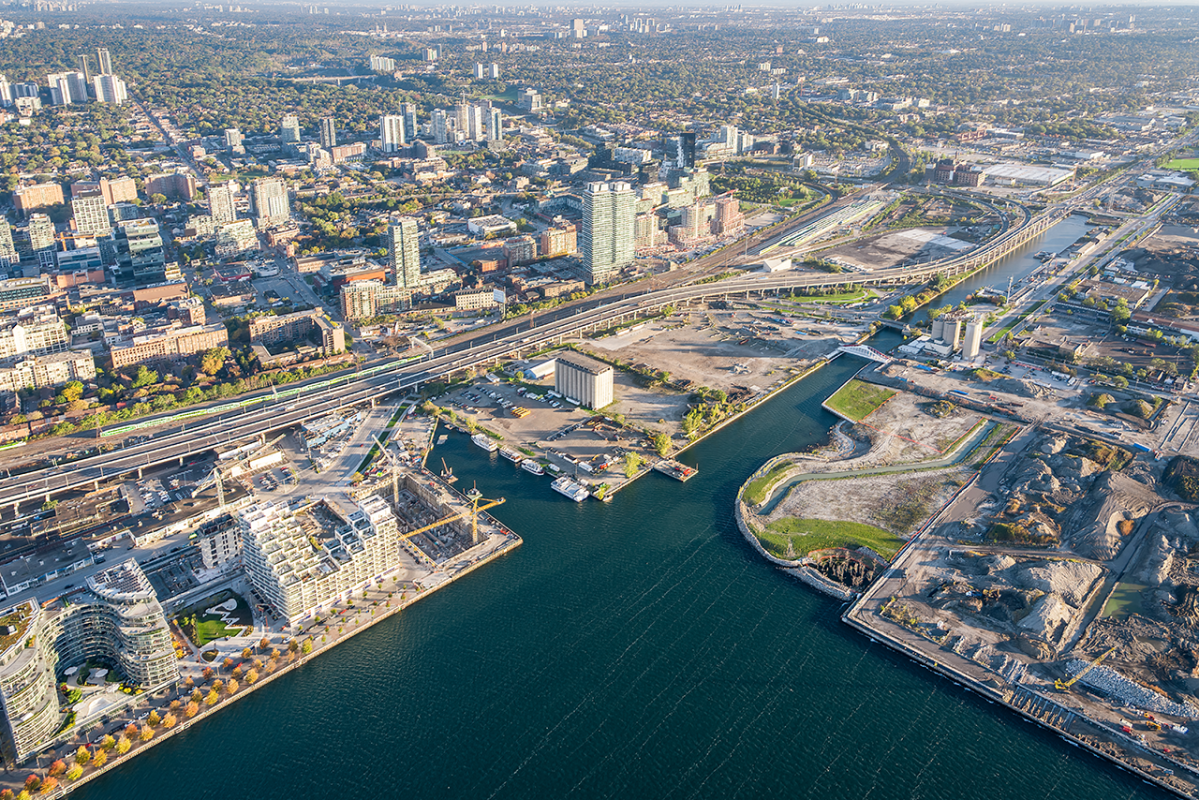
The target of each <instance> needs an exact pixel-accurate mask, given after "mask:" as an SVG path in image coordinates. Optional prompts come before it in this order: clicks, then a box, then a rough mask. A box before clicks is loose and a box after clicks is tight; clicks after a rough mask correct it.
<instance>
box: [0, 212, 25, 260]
mask: <svg viewBox="0 0 1199 800" xmlns="http://www.w3.org/2000/svg"><path fill="white" fill-rule="evenodd" d="M20 260H21V256H20V254H18V253H17V247H16V245H15V244H14V243H13V238H12V228H11V227H10V226H9V224H8V219H7V218H6V217H4V216H2V215H0V268H4V269H7V268H8V267H11V266H12V265H13V264H16V263H17V262H18V261H20Z"/></svg>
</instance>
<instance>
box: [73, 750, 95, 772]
mask: <svg viewBox="0 0 1199 800" xmlns="http://www.w3.org/2000/svg"><path fill="white" fill-rule="evenodd" d="M91 760H92V751H91V750H88V749H87V748H86V747H84V746H83V745H79V749H78V750H76V751H75V763H76V764H78V765H79V766H81V767H86V766H87V765H88V764H89V763H90V762H91Z"/></svg>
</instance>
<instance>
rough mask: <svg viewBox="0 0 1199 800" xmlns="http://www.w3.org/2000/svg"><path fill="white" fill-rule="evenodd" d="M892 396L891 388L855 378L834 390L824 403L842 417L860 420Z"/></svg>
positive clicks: (893, 393) (893, 394) (855, 420)
mask: <svg viewBox="0 0 1199 800" xmlns="http://www.w3.org/2000/svg"><path fill="white" fill-rule="evenodd" d="M894 396H895V392H894V391H892V390H891V389H885V388H883V387H882V386H875V385H874V384H871V383H864V382H863V381H859V380H857V379H856V378H855V379H853V380H851V381H849V382H848V383H846V384H845V385H844V386H842V387H841V388H840V389H838V390H837V391H836V392H834V393H833V395H832V397H830V398H829V399H828V400H825V401H824V404H825V405H826V406H828V407H829V408H830V409H832V410H833V411H836V412H837V413H839V414H841V415H842V416H843V417H846V418H848V419H850V420H853V421H854V422H861V421H862V420H864V419H866V417H868V416H870V415H871V414H873V413H874V412H875V411H877V410H878V409H879V408H881V407H882V405H883V403H885V402H887V401H888V400H890V399H891V398H892V397H894Z"/></svg>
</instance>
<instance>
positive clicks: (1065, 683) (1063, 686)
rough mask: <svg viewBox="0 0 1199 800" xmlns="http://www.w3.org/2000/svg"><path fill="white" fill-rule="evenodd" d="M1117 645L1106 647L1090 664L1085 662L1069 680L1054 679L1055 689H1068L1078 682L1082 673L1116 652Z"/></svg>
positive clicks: (1084, 673)
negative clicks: (1105, 650)
mask: <svg viewBox="0 0 1199 800" xmlns="http://www.w3.org/2000/svg"><path fill="white" fill-rule="evenodd" d="M1117 647H1119V645H1112V647H1110V648H1108V650H1107V652H1105V653H1103V654H1102V655H1101V656H1099V657H1098V658H1096V659H1095V660H1094V661H1092V662H1091V663H1090V664H1087V665H1086V666H1085V667H1083V668H1082V669H1080V670H1079V671H1078V674H1077V675H1075V676H1074V677H1073V678H1071V679H1070V680H1068V681H1062V680H1056V681H1054V682H1053V685H1054V687H1055V688H1057V689H1060V690H1063V691H1064V690H1066V689H1069V688H1070V687H1071V686H1073V685H1074V684H1076V683H1078V680H1079V678H1081V677H1082V676H1083V675H1086V674H1087V673H1088V672H1090V671H1091V670H1093V669H1095V667H1097V666H1099V665H1100V664H1101V663H1102V662H1103V659H1105V658H1107V657H1108V656H1110V655H1111V654H1112V653H1114V652H1116V648H1117Z"/></svg>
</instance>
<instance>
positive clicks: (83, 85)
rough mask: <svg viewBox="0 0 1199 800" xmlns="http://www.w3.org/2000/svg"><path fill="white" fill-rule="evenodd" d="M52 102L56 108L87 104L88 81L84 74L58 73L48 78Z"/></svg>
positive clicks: (47, 82)
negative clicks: (73, 104)
mask: <svg viewBox="0 0 1199 800" xmlns="http://www.w3.org/2000/svg"><path fill="white" fill-rule="evenodd" d="M46 85H47V86H49V87H50V102H51V103H53V104H54V105H56V106H66V105H70V104H72V103H86V102H87V79H86V78H85V77H84V75H83V73H82V72H56V73H53V74H51V75H47V76H46Z"/></svg>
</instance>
